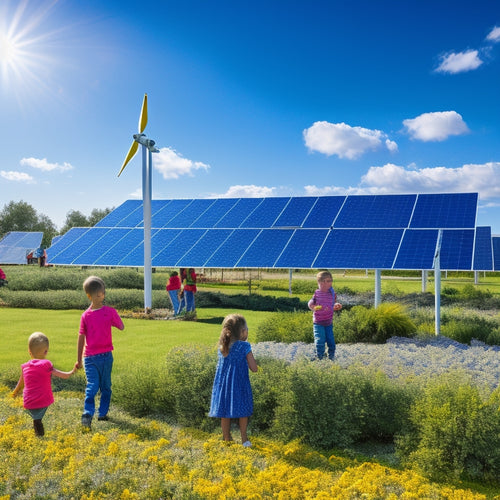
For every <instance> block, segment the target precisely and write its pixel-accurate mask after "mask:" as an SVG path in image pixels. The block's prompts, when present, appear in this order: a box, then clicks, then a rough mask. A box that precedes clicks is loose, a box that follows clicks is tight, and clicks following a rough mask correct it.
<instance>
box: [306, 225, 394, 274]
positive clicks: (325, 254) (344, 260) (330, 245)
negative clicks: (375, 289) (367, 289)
mask: <svg viewBox="0 0 500 500" xmlns="http://www.w3.org/2000/svg"><path fill="white" fill-rule="evenodd" d="M402 235H403V230H402V229H334V230H332V231H330V234H329V235H328V238H327V239H326V241H325V244H324V245H323V248H322V249H321V251H320V253H319V255H318V257H317V258H316V260H315V261H314V264H313V266H314V267H316V268H328V267H333V268H340V269H367V268H369V269H391V268H392V266H393V263H394V259H395V257H396V252H397V250H398V247H399V242H400V241H401V237H402Z"/></svg>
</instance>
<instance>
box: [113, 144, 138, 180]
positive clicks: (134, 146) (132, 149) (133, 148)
mask: <svg viewBox="0 0 500 500" xmlns="http://www.w3.org/2000/svg"><path fill="white" fill-rule="evenodd" d="M138 147H139V143H137V142H135V141H134V142H133V143H132V146H130V149H129V150H128V154H127V156H126V158H125V161H124V162H123V165H122V168H121V169H120V172H119V173H118V177H120V175H121V173H122V172H123V169H124V168H125V167H126V166H127V163H128V162H129V161H130V160H131V159H132V158H133V157H134V156H135V153H137V148H138Z"/></svg>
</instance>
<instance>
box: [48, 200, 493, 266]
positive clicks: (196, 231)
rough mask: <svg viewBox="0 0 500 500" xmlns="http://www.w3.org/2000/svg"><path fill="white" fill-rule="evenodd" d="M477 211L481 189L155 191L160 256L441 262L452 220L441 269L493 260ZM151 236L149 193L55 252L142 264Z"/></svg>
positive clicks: (73, 232) (208, 260)
mask: <svg viewBox="0 0 500 500" xmlns="http://www.w3.org/2000/svg"><path fill="white" fill-rule="evenodd" d="M476 211H477V193H458V194H419V195H417V194H407V195H366V196H323V197H313V196H311V197H291V198H290V197H276V198H218V199H172V200H153V201H152V231H151V247H152V265H153V266H154V267H209V268H237V267H239V268H242V267H244V268H285V269H289V268H306V269H310V268H330V269H333V268H337V269H365V268H369V269H432V266H433V260H434V254H435V249H436V242H437V239H438V232H439V229H443V240H442V251H441V268H442V269H448V270H471V269H476V268H477V266H479V268H482V267H483V266H486V267H487V266H488V252H487V239H488V235H487V229H488V228H483V229H481V228H477V229H476V228H475V220H476ZM490 235H491V230H490ZM143 238H144V230H143V208H142V202H141V201H139V200H128V201H125V202H124V203H123V204H122V205H120V206H119V207H118V208H116V209H115V210H113V211H112V212H111V213H110V214H108V215H107V216H106V217H104V218H103V219H102V220H101V221H100V222H99V223H98V224H96V226H95V227H93V228H72V229H70V230H69V231H68V232H67V233H66V234H65V235H63V236H62V237H61V238H60V239H58V240H57V241H54V242H53V245H52V246H51V247H50V248H49V249H48V250H47V254H48V259H49V262H50V263H53V264H60V265H79V266H81V265H92V266H133V267H138V266H142V265H143V264H144V253H143V252H144V250H143ZM490 240H491V237H490ZM476 249H477V250H478V251H479V250H481V251H480V252H479V253H478V252H477V251H475V250H476ZM490 260H491V261H492V256H491V252H490ZM491 267H492V265H490V267H489V269H491ZM479 268H478V269H479ZM489 269H484V270H489Z"/></svg>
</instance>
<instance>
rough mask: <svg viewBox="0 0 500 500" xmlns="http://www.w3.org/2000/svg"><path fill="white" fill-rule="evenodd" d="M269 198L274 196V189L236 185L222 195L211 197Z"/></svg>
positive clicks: (253, 185) (252, 185) (251, 185)
mask: <svg viewBox="0 0 500 500" xmlns="http://www.w3.org/2000/svg"><path fill="white" fill-rule="evenodd" d="M269 196H276V188H275V187H267V186H256V185H255V184H244V185H241V184H237V185H235V186H231V187H230V188H229V189H228V190H227V191H226V192H225V193H224V194H218V195H213V196H212V198H267V197H269Z"/></svg>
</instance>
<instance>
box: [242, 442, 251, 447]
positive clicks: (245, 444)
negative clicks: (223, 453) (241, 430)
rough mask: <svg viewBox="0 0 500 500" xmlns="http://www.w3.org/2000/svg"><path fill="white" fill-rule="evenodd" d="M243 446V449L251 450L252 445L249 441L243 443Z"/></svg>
mask: <svg viewBox="0 0 500 500" xmlns="http://www.w3.org/2000/svg"><path fill="white" fill-rule="evenodd" d="M243 446H244V447H245V448H251V447H252V443H251V442H250V441H245V442H244V443H243Z"/></svg>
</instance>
